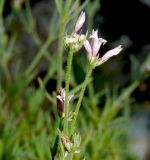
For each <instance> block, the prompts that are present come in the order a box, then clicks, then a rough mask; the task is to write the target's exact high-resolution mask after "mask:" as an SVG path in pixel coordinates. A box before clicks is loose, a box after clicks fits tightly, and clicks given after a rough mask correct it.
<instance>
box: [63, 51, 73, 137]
mask: <svg viewBox="0 0 150 160" xmlns="http://www.w3.org/2000/svg"><path fill="white" fill-rule="evenodd" d="M72 58H73V52H72V51H71V50H70V51H69V56H68V60H67V73H66V83H65V85H66V88H65V94H66V95H65V124H64V129H65V133H66V135H68V114H69V106H68V104H69V103H68V100H69V98H68V97H69V81H70V72H71V65H72Z"/></svg>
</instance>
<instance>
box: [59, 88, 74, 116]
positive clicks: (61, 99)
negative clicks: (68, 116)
mask: <svg viewBox="0 0 150 160" xmlns="http://www.w3.org/2000/svg"><path fill="white" fill-rule="evenodd" d="M72 98H73V95H72V94H71V95H69V97H68V101H69V102H70V101H71V99H72ZM57 110H58V112H59V114H61V116H62V117H64V113H65V89H60V90H59V91H58V92H57Z"/></svg>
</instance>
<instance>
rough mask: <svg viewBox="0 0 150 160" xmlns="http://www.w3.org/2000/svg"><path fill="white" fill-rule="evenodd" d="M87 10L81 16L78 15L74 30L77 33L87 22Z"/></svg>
mask: <svg viewBox="0 0 150 160" xmlns="http://www.w3.org/2000/svg"><path fill="white" fill-rule="evenodd" d="M85 18H86V17H85V12H83V11H82V12H81V14H80V16H79V17H78V20H77V22H76V25H75V28H74V32H75V33H77V32H78V31H79V30H80V29H81V27H82V26H83V24H84V22H85Z"/></svg>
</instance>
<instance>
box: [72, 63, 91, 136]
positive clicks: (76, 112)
mask: <svg viewBox="0 0 150 160" xmlns="http://www.w3.org/2000/svg"><path fill="white" fill-rule="evenodd" d="M92 70H93V66H92V65H90V67H89V70H88V72H87V74H86V77H85V80H84V82H83V85H82V88H81V91H80V95H79V99H78V102H77V106H76V110H75V117H74V119H73V121H72V128H71V132H70V135H72V134H73V133H74V130H75V124H76V120H77V116H78V113H79V109H80V106H81V103H82V99H83V96H84V92H85V89H86V87H87V85H88V82H89V78H90V76H91V74H92Z"/></svg>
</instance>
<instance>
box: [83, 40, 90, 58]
mask: <svg viewBox="0 0 150 160" xmlns="http://www.w3.org/2000/svg"><path fill="white" fill-rule="evenodd" d="M83 45H84V48H85V49H86V51H87V53H88V57H89V58H91V57H92V48H91V45H90V43H89V41H88V40H85V41H84V43H83Z"/></svg>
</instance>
